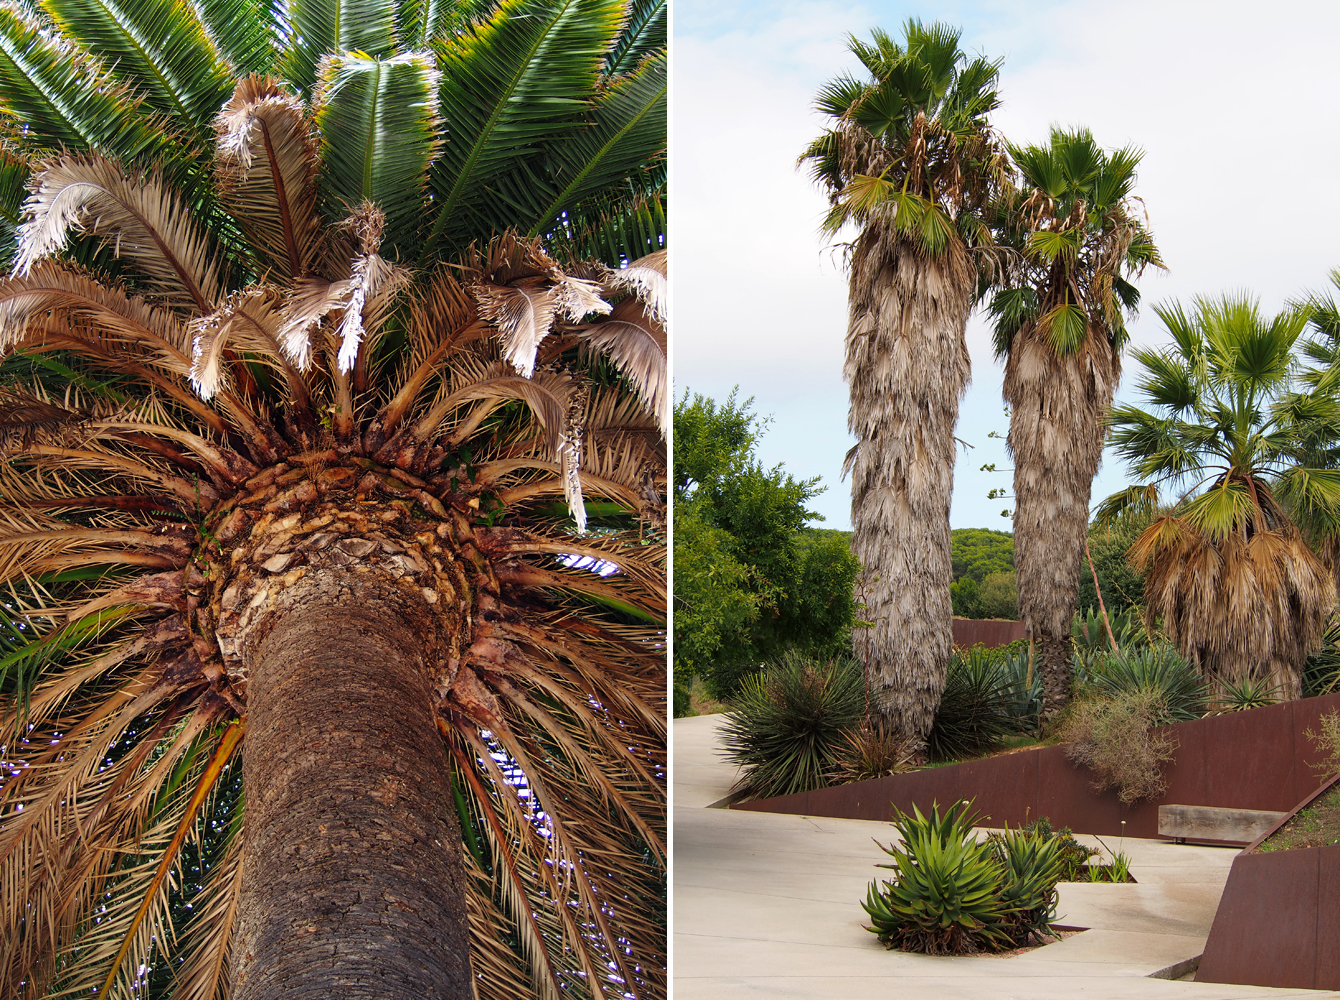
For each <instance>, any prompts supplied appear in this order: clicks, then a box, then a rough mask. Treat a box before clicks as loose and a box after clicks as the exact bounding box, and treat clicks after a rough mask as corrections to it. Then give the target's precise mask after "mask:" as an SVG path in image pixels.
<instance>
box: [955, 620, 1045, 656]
mask: <svg viewBox="0 0 1340 1000" xmlns="http://www.w3.org/2000/svg"><path fill="white" fill-rule="evenodd" d="M1026 638H1028V636H1027V634H1026V633H1025V632H1024V623H1023V622H1012V621H1009V620H1008V619H1004V618H986V619H978V618H955V619H954V645H955V646H957V647H958V648H959V649H971V648H972V647H973V646H976V645H977V644H978V643H979V642H980V643H981V644H982V645H983V646H990V647H991V648H992V649H995V648H996V647H997V646H1008V645H1009V644H1010V643H1012V642H1014V641H1015V640H1016V639H1026Z"/></svg>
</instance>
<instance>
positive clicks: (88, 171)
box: [14, 154, 223, 315]
mask: <svg viewBox="0 0 1340 1000" xmlns="http://www.w3.org/2000/svg"><path fill="white" fill-rule="evenodd" d="M23 215H24V221H23V224H22V225H21V226H20V227H19V247H18V256H17V259H16V261H15V265H14V272H15V274H16V275H18V276H19V277H26V276H27V275H28V274H29V273H30V272H31V271H32V269H33V266H34V265H35V264H36V263H37V262H38V261H39V260H41V259H43V258H45V257H48V256H50V255H51V254H53V253H55V252H56V251H57V250H59V249H60V248H61V247H62V246H63V245H64V243H65V238H66V235H67V233H69V232H70V231H71V230H73V231H76V232H86V233H90V234H93V235H96V236H99V237H101V238H102V240H103V242H104V243H105V244H106V245H107V246H109V247H110V248H112V250H113V251H114V252H115V253H116V255H117V256H118V257H123V258H124V259H126V260H127V261H128V262H129V263H130V264H131V265H132V266H134V267H135V268H136V269H137V270H138V271H140V272H141V273H142V274H143V275H144V276H145V279H146V284H147V287H148V288H149V289H150V290H151V293H152V295H153V296H154V297H155V298H158V299H161V300H162V301H163V302H164V303H165V304H167V305H169V306H170V307H172V308H173V309H177V310H180V311H182V312H184V313H185V314H187V315H190V314H192V313H195V314H204V313H208V312H211V311H212V310H213V308H214V307H215V304H216V303H217V301H218V299H219V295H220V293H221V291H222V287H223V285H222V279H223V275H222V274H221V263H220V260H219V257H218V255H217V254H216V253H215V251H214V250H213V249H212V248H211V246H210V239H209V237H208V235H207V233H206V232H205V230H204V229H202V228H201V227H200V226H199V225H198V224H197V223H196V221H195V219H194V217H193V216H192V215H191V213H190V212H188V211H186V210H185V206H184V204H183V202H182V199H181V198H180V196H179V195H177V194H176V192H174V191H172V190H171V189H170V188H168V187H167V186H166V185H165V184H164V183H163V181H162V178H161V177H159V176H158V175H156V174H144V173H142V172H139V171H126V170H124V169H123V168H122V167H121V165H120V164H118V163H115V162H113V161H112V160H108V159H106V158H104V157H102V156H99V155H97V154H86V155H82V156H76V155H71V154H67V155H64V156H59V157H55V158H53V159H51V160H48V161H47V162H45V163H43V164H41V165H40V168H39V170H38V171H37V172H36V173H35V174H34V175H33V181H32V194H31V195H29V197H28V200H27V201H26V202H24V205H23Z"/></svg>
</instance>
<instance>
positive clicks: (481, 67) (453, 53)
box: [427, 0, 621, 251]
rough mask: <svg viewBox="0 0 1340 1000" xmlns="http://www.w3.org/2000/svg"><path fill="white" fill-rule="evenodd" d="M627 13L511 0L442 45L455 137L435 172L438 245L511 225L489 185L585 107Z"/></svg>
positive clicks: (572, 1)
mask: <svg viewBox="0 0 1340 1000" xmlns="http://www.w3.org/2000/svg"><path fill="white" fill-rule="evenodd" d="M620 14H621V6H620V5H619V4H618V3H612V2H610V0H505V2H503V3H501V4H500V5H499V7H498V11H497V13H496V14H494V15H493V17H492V18H490V19H489V20H488V21H487V22H484V23H482V24H479V25H477V26H475V27H474V28H473V29H471V30H470V31H469V32H466V33H464V34H462V35H458V36H456V37H455V38H452V39H449V40H446V41H443V42H440V43H439V44H438V45H437V46H436V48H435V51H436V53H437V57H438V69H439V70H440V71H441V74H442V77H441V79H442V84H441V92H440V97H439V100H440V102H441V114H442V117H443V119H444V120H445V121H448V122H450V123H451V126H452V138H451V141H450V142H448V143H446V144H445V145H444V147H443V149H442V153H441V155H440V156H439V157H438V159H437V161H436V162H435V164H434V165H433V170H432V174H431V181H430V186H431V189H432V192H433V200H434V210H435V212H436V217H435V218H434V219H433V223H432V229H431V232H430V233H429V236H428V241H427V244H428V249H429V250H430V251H435V250H436V248H437V246H438V244H439V243H441V244H444V245H445V246H447V247H460V246H463V245H464V244H465V243H467V242H468V241H469V239H470V238H471V237H472V236H473V234H475V233H478V232H481V231H483V232H487V231H489V230H493V229H498V228H502V226H503V225H506V224H507V222H506V221H503V220H507V219H508V216H507V215H506V214H505V213H504V212H502V211H500V209H502V208H503V206H502V205H499V204H497V203H496V202H494V201H493V199H491V198H490V197H489V196H488V194H487V190H488V187H489V186H490V185H493V184H495V183H497V182H499V181H506V180H508V179H510V178H514V177H517V176H518V175H517V173H515V171H517V167H518V158H519V157H524V156H526V155H528V154H529V153H530V152H531V151H533V150H535V149H536V148H537V147H539V146H540V145H542V144H543V143H545V141H546V140H550V139H552V138H554V137H556V136H558V135H560V134H562V133H563V132H565V131H567V130H568V129H569V128H570V126H571V125H572V123H573V122H574V121H578V120H580V118H581V116H582V115H584V114H585V113H586V106H587V102H588V101H589V100H590V99H591V97H592V96H593V95H594V92H595V86H596V82H597V80H598V79H599V77H600V67H601V62H602V60H603V59H604V56H605V54H606V52H608V50H609V47H610V45H611V43H612V41H613V39H614V37H615V33H616V31H617V29H618V26H619V16H620ZM522 162H523V163H526V162H527V161H525V160H522ZM527 167H529V169H530V170H531V171H532V172H534V170H535V169H536V168H535V167H532V166H530V165H529V164H528V163H527ZM527 167H522V168H521V170H522V171H523V172H522V173H521V174H520V177H519V179H518V183H519V182H520V181H521V180H524V179H525V173H524V171H525V170H526V169H527ZM500 221H501V222H502V225H499V222H500Z"/></svg>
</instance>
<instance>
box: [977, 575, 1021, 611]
mask: <svg viewBox="0 0 1340 1000" xmlns="http://www.w3.org/2000/svg"><path fill="white" fill-rule="evenodd" d="M977 605H978V608H979V609H980V610H979V612H978V617H980V618H1010V619H1014V618H1018V617H1019V585H1018V582H1017V581H1016V580H1015V576H1014V570H1008V571H1007V572H1003V573H992V574H991V575H989V576H988V577H987V578H986V579H985V580H983V581H982V585H981V587H979V588H978V590H977Z"/></svg>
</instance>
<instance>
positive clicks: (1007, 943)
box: [861, 802, 1062, 955]
mask: <svg viewBox="0 0 1340 1000" xmlns="http://www.w3.org/2000/svg"><path fill="white" fill-rule="evenodd" d="M970 808H971V805H970V803H967V802H959V803H957V804H955V805H953V806H951V807H950V808H949V809H948V810H947V811H946V812H945V815H944V816H943V817H941V816H940V811H939V806H938V805H933V806H932V808H931V814H930V816H923V815H922V813H921V811H920V810H919V809H917V808H916V807H915V806H914V807H913V814H912V815H911V816H908V815H906V814H904V813H902V812H899V813H897V815H896V817H895V819H894V826H895V827H896V828H897V830H898V833H899V834H900V836H901V838H902V844H901V846H900V845H897V844H892V845H890V846H888V847H883V845H881V849H882V850H883V851H884V852H885V853H886V854H888V855H889V856H890V857H892V858H893V863H892V864H882V865H879V866H878V867H881V868H888V869H891V870H892V871H893V872H894V876H893V878H891V879H886V880H883V881H882V883H881V882H880V881H878V880H877V881H875V882H871V883H870V886H869V888H868V889H867V891H866V899H865V901H864V902H863V903H862V904H861V905H862V907H863V908H864V909H865V911H866V914H867V915H868V916H869V917H870V923H871V926H870V927H869V928H868V930H870V931H871V933H873V934H876V935H877V936H878V937H879V939H880V941H882V942H883V943H884V945H885V947H888V948H899V949H901V950H903V951H913V952H921V953H923V954H927V955H972V954H976V953H977V952H982V951H1003V950H1005V949H1008V948H1017V947H1020V946H1022V945H1024V944H1026V943H1028V940H1029V939H1030V938H1038V939H1039V940H1040V939H1041V938H1042V937H1043V936H1044V935H1046V934H1049V933H1050V932H1051V922H1052V921H1053V920H1054V919H1055V917H1056V882H1057V879H1058V877H1059V875H1060V873H1061V869H1062V865H1061V860H1060V857H1059V853H1058V851H1057V848H1056V843H1055V841H1054V840H1048V839H1047V838H1045V837H1042V836H1040V835H1039V834H1037V833H1035V832H1030V831H1028V830H1013V831H1007V832H1006V833H1005V834H1004V835H1000V834H996V835H993V836H992V837H990V838H988V839H987V840H984V841H978V840H977V839H976V838H975V837H974V836H973V832H972V827H973V824H974V823H975V822H976V820H977V818H978V817H977V816H976V814H971V813H969V809H970Z"/></svg>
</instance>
